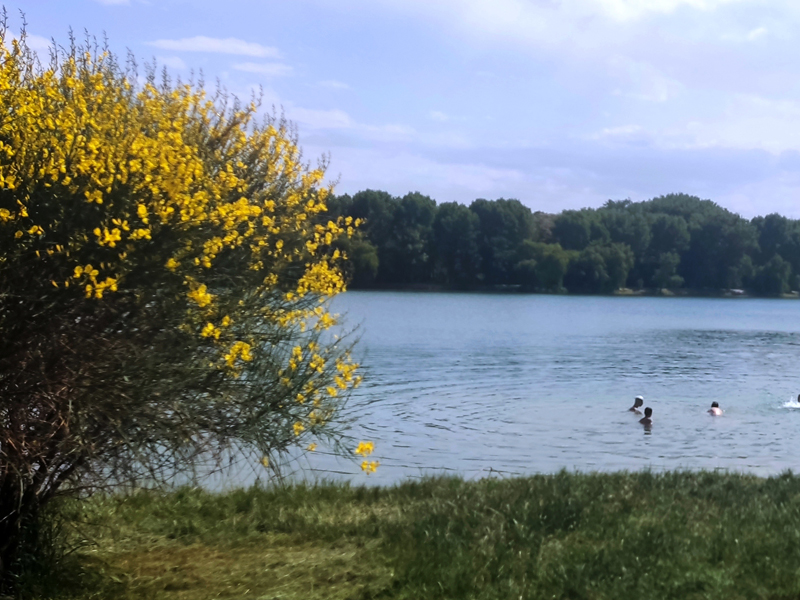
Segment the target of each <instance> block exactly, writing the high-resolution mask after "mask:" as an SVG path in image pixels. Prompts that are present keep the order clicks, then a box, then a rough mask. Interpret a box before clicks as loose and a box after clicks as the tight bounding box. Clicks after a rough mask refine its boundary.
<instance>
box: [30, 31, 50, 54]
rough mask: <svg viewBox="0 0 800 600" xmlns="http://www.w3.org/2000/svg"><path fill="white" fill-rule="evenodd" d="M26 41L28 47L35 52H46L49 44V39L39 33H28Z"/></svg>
mask: <svg viewBox="0 0 800 600" xmlns="http://www.w3.org/2000/svg"><path fill="white" fill-rule="evenodd" d="M26 41H27V43H28V48H30V49H31V50H33V51H35V52H47V51H48V50H49V49H50V46H51V41H50V40H48V39H47V38H46V37H42V36H40V35H32V34H30V33H29V34H28V35H27V38H26Z"/></svg>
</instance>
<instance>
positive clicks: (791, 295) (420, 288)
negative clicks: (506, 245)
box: [348, 283, 800, 300]
mask: <svg viewBox="0 0 800 600" xmlns="http://www.w3.org/2000/svg"><path fill="white" fill-rule="evenodd" d="M348 290H349V291H353V292H430V293H452V292H457V293H477V294H531V295H533V294H536V295H546V296H605V297H613V296H616V297H625V298H637V297H642V298H644V297H647V298H759V299H771V300H776V299H777V300H798V299H800V291H797V290H793V291H791V292H788V293H784V294H779V295H777V296H764V295H756V294H751V293H749V292H747V290H743V289H735V288H732V289H689V288H678V289H667V288H662V289H654V288H643V289H631V288H620V289H618V290H615V291H613V292H610V293H606V294H584V293H578V292H568V291H566V290H564V291H561V292H554V291H545V290H537V289H530V288H526V287H525V286H522V285H480V286H452V285H443V284H437V283H407V284H374V285H370V286H359V287H353V286H349V287H348Z"/></svg>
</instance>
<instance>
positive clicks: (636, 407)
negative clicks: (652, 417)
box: [628, 396, 644, 415]
mask: <svg viewBox="0 0 800 600" xmlns="http://www.w3.org/2000/svg"><path fill="white" fill-rule="evenodd" d="M642 404H644V398H642V397H641V396H636V398H635V399H634V401H633V406H631V407H630V408H629V409H628V412H632V413H634V414H637V415H640V414H642V411H640V410H639V409H640V408H641V407H642Z"/></svg>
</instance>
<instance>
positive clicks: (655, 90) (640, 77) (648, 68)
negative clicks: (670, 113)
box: [610, 57, 683, 102]
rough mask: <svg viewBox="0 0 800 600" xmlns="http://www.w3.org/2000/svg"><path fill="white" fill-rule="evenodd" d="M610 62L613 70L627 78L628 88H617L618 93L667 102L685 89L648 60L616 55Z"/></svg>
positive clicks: (640, 98) (651, 100)
mask: <svg viewBox="0 0 800 600" xmlns="http://www.w3.org/2000/svg"><path fill="white" fill-rule="evenodd" d="M610 64H611V70H612V72H615V73H616V74H617V75H618V76H620V77H621V78H623V79H625V80H627V81H626V84H627V85H626V89H622V90H617V91H616V93H617V94H620V95H625V96H629V97H631V98H636V99H639V100H647V101H649V102H666V101H667V100H670V99H672V98H674V97H675V96H677V95H678V94H680V92H681V90H682V89H683V86H682V85H681V83H680V82H678V81H676V80H674V79H672V78H670V77H667V76H666V75H664V74H663V73H662V72H661V71H659V70H658V69H656V68H655V67H654V66H653V65H651V64H649V63H647V62H642V61H637V60H633V59H631V58H627V57H616V58H613V59H612V60H611V61H610Z"/></svg>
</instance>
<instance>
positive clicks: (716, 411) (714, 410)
mask: <svg viewBox="0 0 800 600" xmlns="http://www.w3.org/2000/svg"><path fill="white" fill-rule="evenodd" d="M708 414H710V415H711V416H712V417H721V416H722V409H721V408H720V407H719V402H712V403H711V408H709V409H708Z"/></svg>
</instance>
